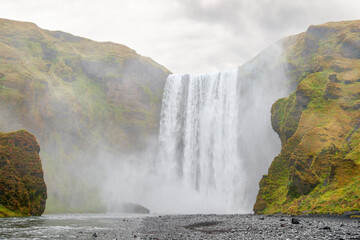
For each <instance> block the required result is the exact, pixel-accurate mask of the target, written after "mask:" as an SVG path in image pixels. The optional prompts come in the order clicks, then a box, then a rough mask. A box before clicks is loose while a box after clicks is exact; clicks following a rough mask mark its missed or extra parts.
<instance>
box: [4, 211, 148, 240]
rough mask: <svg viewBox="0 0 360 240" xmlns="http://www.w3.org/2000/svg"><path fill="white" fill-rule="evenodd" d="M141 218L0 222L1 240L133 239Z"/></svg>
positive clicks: (84, 217)
mask: <svg viewBox="0 0 360 240" xmlns="http://www.w3.org/2000/svg"><path fill="white" fill-rule="evenodd" d="M147 216H149V215H147ZM143 217H144V215H130V214H121V215H107V214H56V215H55V214H54V215H52V214H45V215H43V216H41V217H27V218H0V239H1V240H2V239H130V238H132V239H133V238H134V235H133V234H132V232H133V231H134V230H135V229H136V228H138V226H139V224H140V222H141V218H143ZM94 233H96V235H97V237H96V238H95V236H93V235H94Z"/></svg>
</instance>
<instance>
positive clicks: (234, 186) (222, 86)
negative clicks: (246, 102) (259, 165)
mask: <svg viewBox="0 0 360 240" xmlns="http://www.w3.org/2000/svg"><path fill="white" fill-rule="evenodd" d="M237 83H238V81H237V72H236V71H225V72H219V73H213V74H206V75H188V74H185V75H176V74H173V75H170V76H169V77H168V79H167V82H166V86H165V92H164V96H163V105H162V112H161V122H160V136H159V139H160V153H161V157H160V159H161V163H160V164H161V167H160V169H162V170H164V171H166V172H167V174H168V175H170V176H173V178H178V179H180V180H181V181H183V184H184V185H185V187H187V188H193V189H195V190H197V191H198V192H199V194H200V195H203V196H205V197H206V196H209V195H211V194H221V195H222V196H223V199H225V201H227V203H225V205H227V206H229V210H231V209H233V208H234V203H235V202H236V201H234V200H235V199H240V198H241V195H243V191H244V189H243V188H242V184H241V182H243V181H244V179H246V173H245V172H243V171H242V169H243V167H242V164H243V162H242V161H241V154H240V153H239V148H238V134H239V131H240V130H239V129H238V126H239V124H238V121H240V120H241V119H240V118H239V115H238V113H239V109H240V107H239V98H238V97H237V96H238V90H239V89H238V86H237Z"/></svg>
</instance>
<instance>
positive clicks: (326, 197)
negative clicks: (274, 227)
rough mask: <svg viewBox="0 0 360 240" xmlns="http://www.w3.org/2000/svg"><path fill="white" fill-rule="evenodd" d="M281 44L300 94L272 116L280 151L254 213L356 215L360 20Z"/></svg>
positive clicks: (313, 29) (312, 30) (359, 199)
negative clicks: (353, 212)
mask: <svg viewBox="0 0 360 240" xmlns="http://www.w3.org/2000/svg"><path fill="white" fill-rule="evenodd" d="M282 44H283V46H284V55H283V62H284V63H285V64H286V66H287V69H288V72H287V74H288V76H289V81H290V82H291V84H293V85H295V86H296V90H295V91H294V92H293V93H292V94H291V95H290V96H289V97H287V98H284V99H279V100H278V101H276V102H275V103H274V104H273V107H272V109H271V113H272V119H271V120H272V126H273V129H274V130H275V131H276V132H277V133H278V134H279V136H280V139H281V142H282V150H281V153H280V154H279V155H278V156H277V157H276V158H275V159H274V161H273V162H272V164H271V166H270V168H269V171H268V174H267V175H264V176H263V178H262V179H261V181H260V190H259V193H258V196H257V200H256V203H255V206H254V211H255V212H256V213H264V214H272V213H287V214H342V213H344V212H346V211H358V210H360V129H359V128H360V112H359V109H360V104H359V103H360V21H347V22H336V23H327V24H323V25H319V26H310V27H309V28H308V30H307V31H306V32H305V33H302V34H299V35H296V36H292V37H289V38H286V39H283V40H282Z"/></svg>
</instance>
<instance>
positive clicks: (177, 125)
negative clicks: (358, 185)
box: [96, 46, 291, 214]
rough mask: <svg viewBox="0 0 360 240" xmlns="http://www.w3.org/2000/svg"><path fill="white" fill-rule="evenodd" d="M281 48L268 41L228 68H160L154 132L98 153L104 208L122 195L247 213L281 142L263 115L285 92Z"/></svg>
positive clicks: (182, 207) (181, 209)
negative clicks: (134, 145) (139, 145)
mask: <svg viewBox="0 0 360 240" xmlns="http://www.w3.org/2000/svg"><path fill="white" fill-rule="evenodd" d="M281 54H282V52H281V48H279V47H278V46H274V47H271V48H269V49H267V50H266V51H264V52H263V53H261V54H260V55H259V56H257V57H256V58H255V59H253V60H251V61H249V62H248V63H246V64H244V65H242V66H241V67H239V68H238V69H237V70H234V71H221V72H218V73H212V74H198V75H195V74H172V75H170V76H168V78H167V80H166V83H165V88H164V93H163V99H162V110H161V117H160V130H159V136H156V140H154V141H152V139H149V146H148V148H147V149H146V150H145V151H143V152H139V153H136V154H134V155H130V156H128V155H123V156H116V157H112V156H111V155H107V154H104V156H101V159H102V161H101V165H100V166H97V167H96V169H97V170H99V169H102V170H99V171H100V172H106V174H105V175H106V177H105V178H104V179H102V181H101V182H102V184H103V187H102V188H101V189H102V192H103V193H102V194H101V195H102V196H104V199H105V200H106V204H107V206H108V209H111V210H116V209H118V205H119V203H121V202H130V203H139V204H142V205H144V206H146V207H147V208H149V209H150V210H151V212H156V213H168V214H172V213H175V214H179V213H189V214H193V213H251V212H252V208H253V205H254V203H255V199H256V194H257V192H258V186H259V181H260V179H261V177H262V175H263V174H266V172H267V169H268V168H269V166H270V163H271V161H272V160H273V159H274V157H275V156H276V155H277V154H279V152H280V149H281V144H280V140H279V137H278V136H277V134H276V133H275V132H274V131H273V129H272V127H271V121H270V119H271V112H270V110H271V106H272V104H273V103H274V102H275V101H276V100H277V99H279V98H281V97H284V96H288V95H289V92H291V89H289V87H288V86H287V80H286V75H285V71H284V70H285V69H284V65H283V64H282V62H281V60H282V59H283V58H282V57H281V56H282V55H281ZM105 159H108V160H107V161H105ZM118 159H121V161H118ZM114 169H116V174H114V172H113V171H114Z"/></svg>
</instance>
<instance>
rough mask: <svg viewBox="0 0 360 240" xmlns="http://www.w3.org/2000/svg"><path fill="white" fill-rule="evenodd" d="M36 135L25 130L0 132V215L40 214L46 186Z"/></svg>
mask: <svg viewBox="0 0 360 240" xmlns="http://www.w3.org/2000/svg"><path fill="white" fill-rule="evenodd" d="M39 151H40V147H39V145H38V143H37V141H36V138H35V137H34V136H33V135H32V134H30V133H29V132H27V131H25V130H20V131H16V132H9V133H0V217H17V216H30V215H35V216H39V215H41V214H42V213H43V212H44V210H45V201H46V197H47V195H46V185H45V182H44V174H43V171H42V166H41V161H40V157H39Z"/></svg>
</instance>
